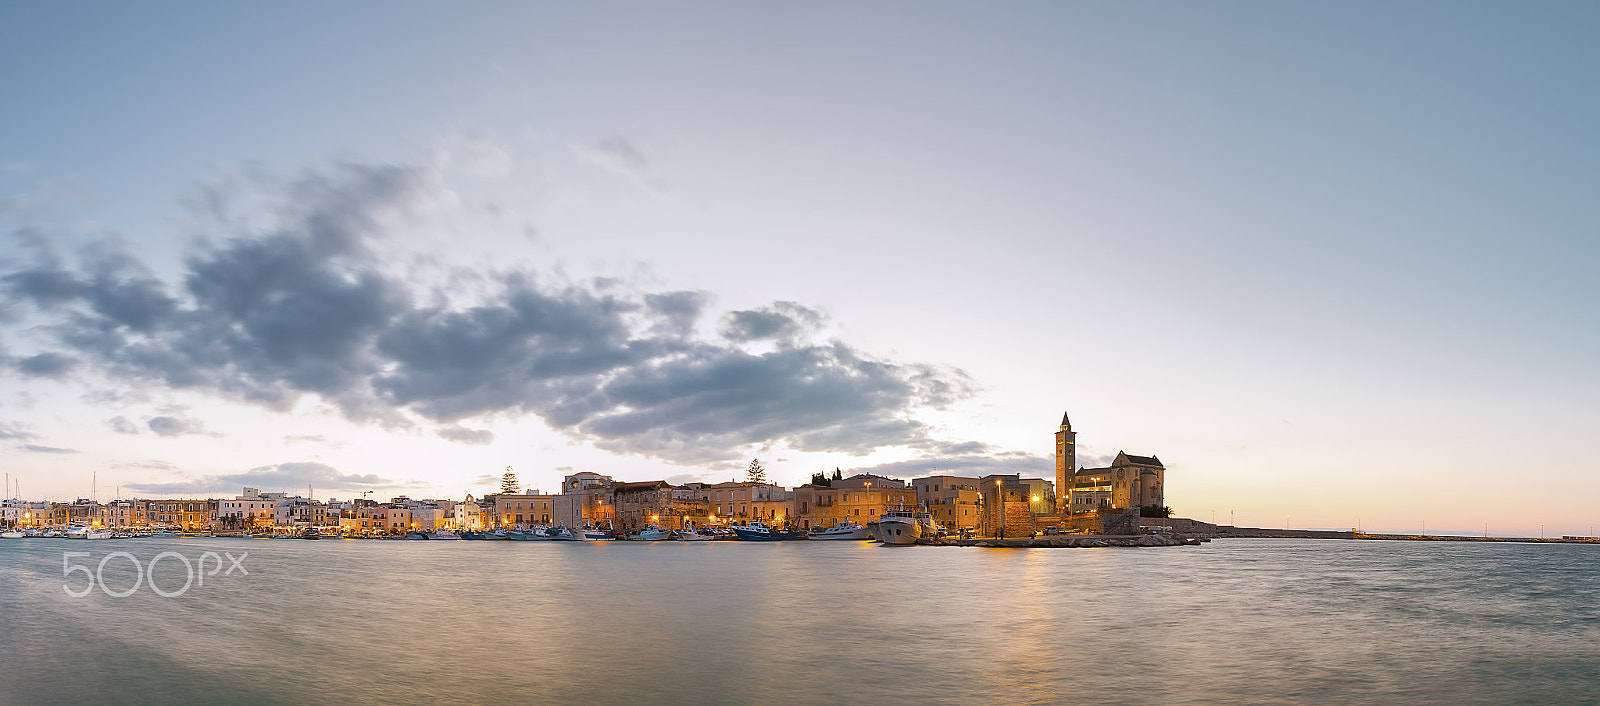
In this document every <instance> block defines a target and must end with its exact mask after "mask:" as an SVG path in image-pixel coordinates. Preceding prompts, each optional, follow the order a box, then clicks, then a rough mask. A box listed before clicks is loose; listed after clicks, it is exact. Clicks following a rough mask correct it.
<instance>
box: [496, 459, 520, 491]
mask: <svg viewBox="0 0 1600 706" xmlns="http://www.w3.org/2000/svg"><path fill="white" fill-rule="evenodd" d="M517 487H518V483H517V474H515V473H512V472H511V467H510V466H506V472H505V475H503V476H500V492H501V494H504V495H516V494H517Z"/></svg>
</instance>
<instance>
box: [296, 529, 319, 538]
mask: <svg viewBox="0 0 1600 706" xmlns="http://www.w3.org/2000/svg"><path fill="white" fill-rule="evenodd" d="M300 538H301V539H322V532H321V531H320V530H318V529H317V528H315V527H307V528H306V529H305V531H304V532H301V533H300Z"/></svg>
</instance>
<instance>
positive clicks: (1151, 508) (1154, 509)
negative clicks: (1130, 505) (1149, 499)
mask: <svg viewBox="0 0 1600 706" xmlns="http://www.w3.org/2000/svg"><path fill="white" fill-rule="evenodd" d="M1139 516H1140V517H1172V508H1170V507H1167V506H1166V505H1140V506H1139Z"/></svg>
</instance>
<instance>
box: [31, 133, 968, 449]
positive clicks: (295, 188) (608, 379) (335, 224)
mask: <svg viewBox="0 0 1600 706" xmlns="http://www.w3.org/2000/svg"><path fill="white" fill-rule="evenodd" d="M613 147H615V146H613ZM613 151H614V152H616V153H617V154H622V152H620V151H616V150H613ZM432 179H433V178H432V176H431V175H430V173H429V172H427V171H426V170H419V169H407V168H403V167H375V166H362V165H338V166H336V167H333V168H329V169H325V170H322V171H319V172H316V173H312V174H310V175H308V176H306V177H304V178H303V179H301V180H300V181H299V182H296V183H295V184H293V185H292V186H291V187H289V193H288V194H287V195H286V198H285V199H284V202H285V203H288V204H291V205H289V206H286V207H284V208H283V209H282V211H281V212H280V213H278V214H277V219H276V221H275V223H276V225H275V226H274V227H272V228H270V229H268V230H264V231H262V232H259V233H257V234H255V235H252V236H249V237H233V238H230V239H226V240H222V241H220V242H207V243H205V244H202V245H200V246H198V247H197V249H196V250H195V251H193V252H192V253H191V254H190V255H189V257H188V258H187V260H186V270H185V274H184V276H183V277H182V281H181V286H176V287H174V286H170V285H168V284H166V283H163V282H160V281H158V280H156V279H154V278H153V277H151V276H150V275H149V273H148V270H147V268H145V267H144V266H143V265H141V264H140V263H139V262H138V261H137V260H136V259H135V258H133V257H132V256H130V255H128V254H127V253H126V252H125V251H124V250H123V249H120V248H110V249H107V250H105V251H104V252H98V251H96V252H81V253H79V260H80V265H79V266H77V267H68V266H66V265H63V264H62V263H61V262H60V261H58V259H57V258H56V257H55V255H54V254H53V253H51V252H49V251H48V249H47V248H44V247H43V246H41V247H40V248H36V249H35V250H36V252H37V255H36V257H35V259H34V261H33V263H32V264H31V265H26V266H24V267H22V268H21V269H19V270H17V271H14V272H11V273H9V274H6V275H4V276H3V277H0V291H3V292H4V293H5V294H6V296H7V297H8V303H11V304H27V305H30V306H33V307H34V308H36V309H37V310H38V311H40V312H42V313H43V314H45V315H46V316H47V317H50V318H51V321H52V323H51V324H50V325H49V326H47V327H46V328H45V329H43V330H44V331H46V333H47V334H48V335H49V336H52V337H53V339H52V340H54V341H55V342H56V344H57V346H58V347H59V348H60V349H61V350H57V351H45V352H43V353H41V354H40V355H60V356H69V355H70V356H74V357H76V358H77V359H79V360H80V362H79V364H78V365H79V367H80V369H81V368H83V367H93V368H95V369H97V370H99V371H103V372H104V373H105V374H107V375H108V376H109V377H110V378H111V379H112V380H114V381H116V382H119V383H123V384H126V385H129V386H130V387H133V388H136V389H137V388H147V387H158V388H170V389H190V390H200V391H208V392H212V393H214V394H218V395H221V396H225V397H229V398H233V399H237V400H241V401H245V402H249V403H253V404H258V405H261V406H263V407H266V408H269V409H273V410H278V411H287V410H288V409H290V408H291V407H293V406H294V405H295V403H297V402H298V401H300V400H301V399H303V398H305V397H306V396H308V395H315V396H316V397H317V398H318V399H320V400H321V401H322V402H324V403H326V404H328V405H330V406H331V407H333V408H335V409H337V410H339V411H340V412H341V413H342V414H343V415H344V416H345V417H347V418H349V419H351V420H353V421H356V422H361V423H377V424H382V425H387V426H396V427H405V426H413V425H416V424H417V423H419V422H431V423H434V424H440V425H444V426H443V427H442V428H441V429H440V431H439V433H440V435H441V436H444V437H445V438H449V439H451V440H454V441H462V442H466V443H482V442H483V441H484V440H485V439H488V438H490V437H488V436H485V435H486V434H487V432H474V431H472V430H470V429H468V428H466V427H462V426H461V425H460V424H459V423H460V422H461V421H463V420H467V419H470V418H475V417H476V418H485V417H516V416H522V415H527V414H532V415H536V416H538V417H539V418H541V419H542V420H543V421H544V422H545V423H546V424H547V425H548V426H550V427H551V428H553V429H555V430H557V431H559V432H561V433H564V434H566V435H568V436H569V437H571V438H574V439H579V440H586V441H590V442H592V443H594V444H595V445H596V446H598V447H600V448H603V449H608V450H611V451H614V452H617V453H625V454H642V455H646V456H652V457H656V458H660V459H664V460H668V461H672V462H677V463H686V464H687V463H696V464H704V463H708V464H719V463H734V462H737V461H738V460H739V459H741V457H743V455H744V449H746V448H748V447H750V446H763V445H775V444H780V443H781V444H787V445H788V446H789V447H791V448H795V449H797V450H801V451H842V452H848V453H852V454H864V453H869V452H871V451H872V450H873V449H877V448H881V447H884V446H911V447H915V448H922V449H928V448H931V447H932V446H934V445H936V444H938V443H939V442H937V441H935V440H933V439H932V438H931V437H930V435H929V433H930V430H929V428H928V427H927V426H925V425H924V424H922V423H921V422H919V421H916V420H915V419H914V418H913V417H912V414H913V413H914V412H915V411H916V410H918V409H919V408H922V407H935V408H938V407H942V406H944V405H947V404H949V403H952V402H954V401H957V400H960V399H962V398H964V397H967V396H969V395H971V394H972V392H973V390H974V386H973V385H972V382H971V381H970V380H969V379H968V378H967V377H966V375H965V374H963V373H961V372H960V371H958V370H952V369H947V368H943V367H939V366H933V365H927V364H920V363H904V362H898V361H893V360H888V359H885V358H881V357H878V356H873V355H870V354H867V353H865V352H863V351H860V350H857V349H855V348H853V347H851V346H849V345H847V344H845V343H843V342H840V341H826V342H819V341H815V340H813V339H814V338H816V336H817V332H818V331H819V330H820V328H821V326H822V325H823V324H824V323H825V322H826V317H825V316H823V315H822V314H821V313H819V312H817V311H815V310H813V309H810V308H807V307H805V306H802V305H800V304H797V303H794V302H775V303H773V304H771V305H768V306H765V307H759V308H754V309H749V310H743V311H736V312H733V313H731V314H728V315H727V316H725V317H721V318H720V319H719V321H720V324H719V326H718V331H719V332H720V334H721V335H720V337H711V338H709V339H708V338H703V337H701V336H699V335H698V334H697V333H696V332H697V331H698V330H700V323H701V321H702V320H703V319H704V318H705V317H706V312H705V308H706V306H707V304H708V302H709V301H710V297H709V296H708V295H707V294H705V293H703V292H690V291H678V292H666V293H633V292H630V291H629V290H628V289H627V288H625V287H623V286H620V284H619V283H617V282H600V281H596V282H591V283H588V284H554V283H551V282H547V281H543V280H542V279H541V278H540V277H537V276H535V275H534V274H531V273H528V272H524V271H515V270H509V271H501V272H491V273H477V275H476V279H477V280H479V281H481V282H484V283H486V285H487V286H486V287H484V288H482V289H481V291H480V290H479V289H474V290H473V291H475V292H477V293H476V294H475V295H474V298H472V299H471V300H466V299H464V297H465V295H458V298H457V299H450V298H448V297H442V296H440V295H429V296H424V294H423V293H421V292H419V291H418V290H417V286H418V285H416V284H414V283H413V282H412V281H411V280H409V279H408V278H406V277H405V276H402V275H399V274H396V273H394V272H393V269H394V268H395V267H396V265H395V263H394V262H393V260H395V259H396V258H395V256H392V255H390V254H389V252H390V251H389V249H386V248H385V247H384V246H383V244H382V242H381V241H382V239H383V237H384V236H385V234H386V233H387V232H388V231H389V230H391V229H392V227H393V226H395V225H396V224H399V223H403V222H404V221H405V219H406V218H407V217H408V214H412V213H415V212H417V211H418V210H420V209H423V208H425V207H426V206H427V204H428V203H430V202H431V201H432V200H433V199H434V198H435V193H434V187H433V184H432ZM424 300H426V303H423V302H424ZM752 344H759V345H752ZM158 419H162V420H163V421H160V422H158V421H157V420H151V424H152V426H151V428H152V430H154V431H157V433H162V434H163V435H171V434H178V433H193V432H194V431H195V430H196V429H200V427H191V426H186V425H185V424H184V423H183V422H184V420H183V419H181V418H177V417H169V418H158ZM157 427H161V428H159V429H158V428H157Z"/></svg>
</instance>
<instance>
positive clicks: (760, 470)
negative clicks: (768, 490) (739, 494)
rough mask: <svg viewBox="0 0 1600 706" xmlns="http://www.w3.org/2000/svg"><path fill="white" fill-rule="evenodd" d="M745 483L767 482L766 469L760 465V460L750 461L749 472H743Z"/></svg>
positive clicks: (753, 459)
mask: <svg viewBox="0 0 1600 706" xmlns="http://www.w3.org/2000/svg"><path fill="white" fill-rule="evenodd" d="M745 481H746V482H748V483H765V482H767V467H766V466H764V465H762V463H761V459H759V458H752V459H750V470H748V471H745Z"/></svg>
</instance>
